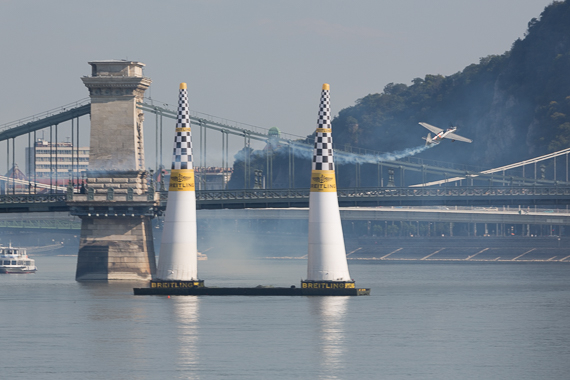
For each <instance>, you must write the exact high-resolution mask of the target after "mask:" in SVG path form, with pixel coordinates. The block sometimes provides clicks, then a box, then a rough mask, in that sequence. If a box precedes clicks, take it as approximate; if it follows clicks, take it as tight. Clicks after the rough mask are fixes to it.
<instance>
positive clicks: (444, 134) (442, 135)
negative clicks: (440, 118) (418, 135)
mask: <svg viewBox="0 0 570 380" xmlns="http://www.w3.org/2000/svg"><path fill="white" fill-rule="evenodd" d="M420 125H421V126H422V127H424V128H426V129H428V130H429V131H430V132H433V133H435V136H433V138H432V137H431V133H429V132H428V135H427V137H422V139H424V140H426V145H432V144H434V145H437V144H439V143H440V142H441V140H443V139H450V140H451V141H455V140H457V141H463V142H466V143H470V142H473V140H471V139H468V138H466V137H463V136H459V135H456V134H455V133H453V132H455V131H456V130H457V127H454V126H451V127H450V128H447V130H445V131H444V130H443V129H441V128H438V127H434V126H433V125H430V124H428V123H420Z"/></svg>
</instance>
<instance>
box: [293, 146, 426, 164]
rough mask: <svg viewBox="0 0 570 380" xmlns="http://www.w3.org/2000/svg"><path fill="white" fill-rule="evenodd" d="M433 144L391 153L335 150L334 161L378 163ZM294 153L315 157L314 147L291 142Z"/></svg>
mask: <svg viewBox="0 0 570 380" xmlns="http://www.w3.org/2000/svg"><path fill="white" fill-rule="evenodd" d="M431 146H432V145H420V146H417V147H414V148H407V149H404V150H398V151H395V152H390V153H382V154H356V153H349V152H342V151H338V150H335V156H334V162H335V163H336V164H340V165H344V164H377V163H378V162H386V161H395V160H399V159H402V158H405V157H409V156H413V155H416V154H418V153H421V152H423V151H425V150H426V149H429V148H430V147H431ZM291 147H292V150H293V154H294V155H295V156H296V157H299V158H307V159H312V158H313V149H312V147H310V146H308V145H301V144H296V143H292V144H291Z"/></svg>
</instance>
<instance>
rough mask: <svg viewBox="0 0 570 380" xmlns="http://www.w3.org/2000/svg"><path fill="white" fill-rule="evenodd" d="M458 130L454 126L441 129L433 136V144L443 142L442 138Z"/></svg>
mask: <svg viewBox="0 0 570 380" xmlns="http://www.w3.org/2000/svg"><path fill="white" fill-rule="evenodd" d="M456 130H457V127H452V128H448V129H447V130H445V131H441V132H439V133H438V134H436V135H435V136H433V138H432V139H431V142H430V143H431V144H439V143H440V142H441V140H443V139H444V138H445V136H447V135H448V134H450V133H453V132H455V131H456Z"/></svg>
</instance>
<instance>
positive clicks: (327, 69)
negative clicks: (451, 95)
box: [0, 0, 552, 171]
mask: <svg viewBox="0 0 570 380" xmlns="http://www.w3.org/2000/svg"><path fill="white" fill-rule="evenodd" d="M551 2H552V0H478V1H471V0H430V1H426V0H400V1H395V0H393V1H389V0H358V1H340V0H287V1H281V0H272V1H268V0H263V1H261V0H242V1H240V0H186V1H182V0H176V1H175V0H162V1H152V0H138V1H123V0H113V1H109V0H98V1H83V0H58V1H46V0H0V36H1V38H0V54H1V57H2V59H0V73H1V76H2V77H1V81H0V126H1V125H2V124H5V123H8V122H12V121H15V120H18V119H21V118H25V117H28V116H32V115H34V114H37V113H41V112H43V111H47V110H50V109H54V108H57V107H60V106H63V105H65V104H69V103H72V102H75V101H77V100H80V99H83V98H86V97H88V92H87V89H86V87H85V86H84V85H83V83H82V82H81V77H82V76H88V75H90V73H91V67H90V66H89V64H88V62H89V61H96V60H108V59H127V60H134V61H139V62H142V63H144V64H145V65H146V67H145V70H144V74H145V76H147V77H149V78H151V79H152V85H151V87H150V89H149V90H147V93H146V96H147V97H149V96H150V97H152V98H153V99H154V100H155V101H157V102H163V103H167V104H171V105H175V104H176V103H177V96H178V87H179V83H180V82H186V83H188V93H189V101H190V108H191V109H192V110H194V111H199V112H202V113H206V114H210V115H215V116H218V117H221V118H226V119H230V120H235V121H239V122H242V123H247V124H252V125H256V126H260V127H264V128H271V127H278V128H279V129H280V130H281V131H283V132H287V133H291V134H295V135H300V136H306V135H308V134H311V133H312V132H313V131H314V129H315V127H316V120H317V112H318V105H319V98H320V90H321V87H322V84H323V83H329V84H330V86H331V108H332V113H333V116H334V115H336V114H338V112H339V111H340V110H342V109H343V108H346V107H349V106H352V105H354V103H355V101H356V100H357V99H359V98H362V97H364V96H366V95H368V94H371V93H379V92H382V90H383V88H384V86H385V85H386V84H388V83H391V82H393V83H405V84H408V85H409V84H411V81H412V80H413V79H414V78H417V77H422V78H423V77H424V76H425V75H426V74H442V75H451V74H453V73H456V72H458V71H461V70H463V68H464V67H466V66H468V65H469V64H472V63H478V62H479V59H480V58H481V57H485V56H487V55H491V54H503V53H504V52H505V51H507V50H509V49H510V47H511V45H512V43H513V42H514V41H515V40H516V39H517V38H523V37H524V33H525V31H526V28H527V23H528V22H529V21H530V19H531V18H533V17H537V18H538V17H539V16H540V13H541V12H542V11H543V9H544V7H545V6H547V5H548V4H550V3H551ZM148 119H149V117H148V116H147V120H148ZM146 123H147V122H145V124H146ZM145 126H146V125H145ZM0 129H1V127H0ZM152 137H153V136H152V135H151V134H150V133H148V132H146V137H145V139H146V144H147V146H148V145H149V144H151V143H152V144H153V142H152ZM242 140H243V139H242ZM220 141H221V137H220ZM17 143H18V144H23V143H20V142H19V141H18V140H17ZM26 144H27V140H26ZM220 144H221V143H220ZM236 144H238V142H231V146H236ZM242 144H243V143H242ZM167 145H168V146H170V144H169V143H168V144H167ZM165 146H166V145H165ZM5 149H6V147H5V143H2V144H0V171H4V168H5V161H6V158H5V155H3V154H2V153H3V151H4V150H5ZM150 150H152V149H148V148H147V162H148V161H149V158H150V159H151V160H154V158H153V157H152V155H153V152H151V151H150ZM168 150H169V149H165V151H168ZM214 151H215V149H213V150H212V155H214V154H215V152H214ZM169 154H170V153H168V154H165V157H167V156H168V157H169ZM230 154H231V153H230ZM214 160H215V159H214ZM18 161H19V159H18V158H17V159H16V162H17V163H18ZM212 162H213V161H212ZM23 166H24V163H23V162H22V163H21V164H20V167H23Z"/></svg>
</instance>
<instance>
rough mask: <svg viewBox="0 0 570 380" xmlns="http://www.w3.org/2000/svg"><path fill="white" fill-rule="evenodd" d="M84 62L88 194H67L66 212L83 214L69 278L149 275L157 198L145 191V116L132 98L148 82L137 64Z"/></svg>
mask: <svg viewBox="0 0 570 380" xmlns="http://www.w3.org/2000/svg"><path fill="white" fill-rule="evenodd" d="M89 64H90V65H91V67H92V75H91V76H88V77H83V78H82V81H83V83H84V84H85V86H87V88H88V89H89V95H90V98H91V135H90V152H89V170H88V171H87V179H88V185H87V187H88V194H87V195H81V196H78V195H74V194H71V197H72V198H73V199H71V200H70V199H68V205H69V206H70V208H71V214H72V215H77V216H79V217H80V218H81V238H80V245H79V253H78V258H77V271H76V276H75V279H76V280H77V281H86V280H150V279H152V276H153V275H154V274H155V273H156V261H155V256H154V246H153V236H152V227H151V219H152V218H153V217H154V215H155V212H156V207H155V206H157V204H158V203H157V202H155V199H154V195H155V194H154V191H153V189H151V194H150V196H147V194H146V193H147V183H146V182H147V178H146V177H147V174H146V171H145V163H144V140H143V125H142V123H143V119H144V117H143V113H142V111H141V110H139V109H137V102H142V101H143V98H144V92H145V90H146V89H147V88H148V86H149V85H150V83H151V81H150V79H149V78H145V77H143V73H142V68H143V66H144V64H142V63H140V62H133V61H95V62H89ZM69 195H70V194H69V193H68V198H69ZM156 195H158V194H156Z"/></svg>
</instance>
